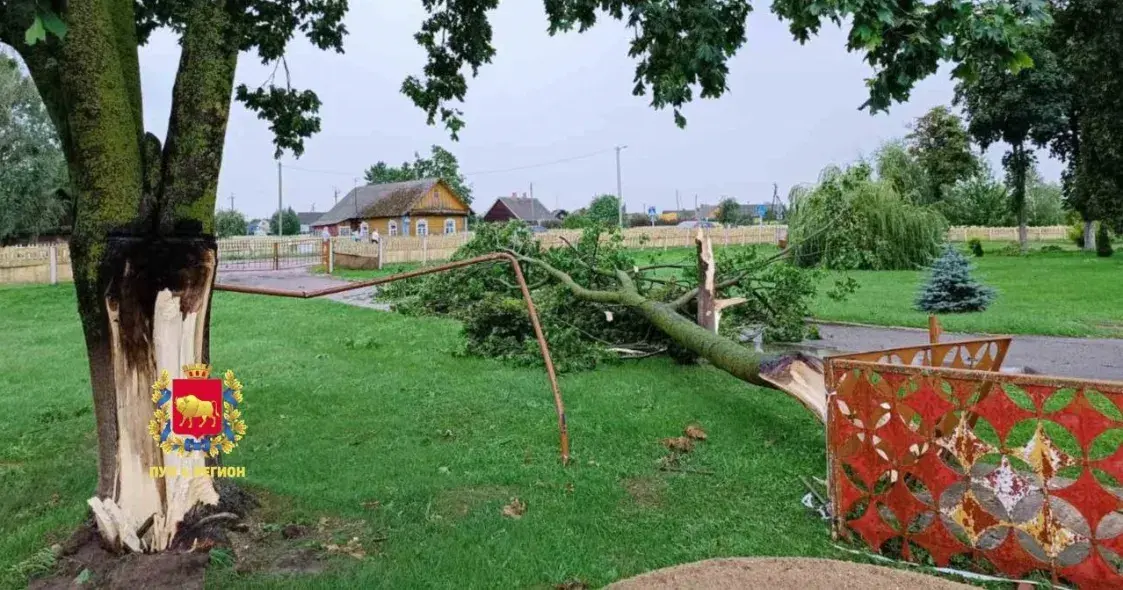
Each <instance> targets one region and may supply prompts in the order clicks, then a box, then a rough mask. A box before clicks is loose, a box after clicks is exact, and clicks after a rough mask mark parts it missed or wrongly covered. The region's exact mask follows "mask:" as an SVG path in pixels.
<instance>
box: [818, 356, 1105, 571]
mask: <svg viewBox="0 0 1123 590" xmlns="http://www.w3.org/2000/svg"><path fill="white" fill-rule="evenodd" d="M1008 343H1009V339H1008V338H1006V339H993V340H989V341H971V342H963V343H947V344H939V345H935V346H924V347H916V348H915V349H901V350H899V351H893V352H892V353H891V354H885V352H884V351H882V352H877V353H863V354H859V355H850V356H848V357H833V358H830V359H828V360H827V371H828V373H827V379H828V387H829V389H830V391H831V394H830V399H829V402H828V416H827V440H828V458H829V463H830V465H829V478H830V486H831V497H832V505H833V515H834V516H833V517H834V520H835V522H834V527H835V531H836V532H838V533H839V534H840V535H842V536H844V537H848V538H853V537H857V538H860V539H861V540H863V541H864V542H865V543H866V544H868V545H869V546H870V547H871V548H872V549H873V550H875V551H879V552H882V553H890V554H894V555H897V556H900V557H902V558H904V559H906V560H911V561H921V562H924V561H928V560H931V561H932V562H934V563H935V564H936V565H940V566H946V565H948V564H949V562H951V561H953V559H954V560H955V561H957V562H958V563H957V565H959V566H961V567H962V566H963V561H964V560H966V561H969V562H971V563H972V564H974V565H975V566H981V567H982V568H983V569H993V570H994V571H996V572H999V573H1002V574H1005V575H1009V576H1016V577H1020V576H1024V575H1026V574H1028V573H1029V572H1033V571H1039V572H1044V573H1046V575H1049V576H1050V577H1052V578H1053V579H1054V580H1059V581H1067V582H1068V583H1071V584H1073V585H1076V586H1078V587H1080V588H1123V448H1121V443H1123V383H1111V382H1092V381H1083V380H1076V379H1061V378H1055V377H1046V376H1038V375H1013V374H1004V373H997V372H992V371H984V370H970V369H964V368H960V367H964V366H972V365H973V366H979V367H983V368H986V369H991V370H997V369H998V368H999V366H1000V365H1001V360H1002V357H1004V356H1005V348H1006V345H1007V344H1008ZM999 348H1001V351H999V350H998V349H999ZM910 351H911V352H910ZM878 361H881V362H878Z"/></svg>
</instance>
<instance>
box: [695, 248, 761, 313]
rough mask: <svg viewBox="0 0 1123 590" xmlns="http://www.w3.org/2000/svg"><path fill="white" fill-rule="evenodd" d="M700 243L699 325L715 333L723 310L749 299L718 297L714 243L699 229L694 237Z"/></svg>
mask: <svg viewBox="0 0 1123 590" xmlns="http://www.w3.org/2000/svg"><path fill="white" fill-rule="evenodd" d="M694 241H695V243H697V244H698V299H697V301H698V325H699V326H702V327H703V328H706V329H708V330H709V331H711V332H713V333H714V334H717V333H718V325H719V324H720V323H721V310H723V309H725V308H727V307H733V306H734V305H740V304H742V303H745V302H747V301H748V299H745V298H744V297H733V298H730V299H718V298H717V288H716V286H715V278H714V277H715V275H716V270H715V265H714V244H713V242H712V241H711V240H710V237H709V236H707V235H705V234H704V233H702V230H701V229H699V230H698V235H697V236H696V237H695V238H694Z"/></svg>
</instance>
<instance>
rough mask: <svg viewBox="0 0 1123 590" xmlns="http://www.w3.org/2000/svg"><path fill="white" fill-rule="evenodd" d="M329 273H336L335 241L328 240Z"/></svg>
mask: <svg viewBox="0 0 1123 590" xmlns="http://www.w3.org/2000/svg"><path fill="white" fill-rule="evenodd" d="M328 274H329V275H330V274H335V242H333V241H331V240H328Z"/></svg>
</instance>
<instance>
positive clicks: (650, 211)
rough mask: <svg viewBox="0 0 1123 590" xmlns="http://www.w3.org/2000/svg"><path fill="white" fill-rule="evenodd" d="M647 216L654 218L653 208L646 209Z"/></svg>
mask: <svg viewBox="0 0 1123 590" xmlns="http://www.w3.org/2000/svg"><path fill="white" fill-rule="evenodd" d="M647 216H648V217H655V207H648V208H647Z"/></svg>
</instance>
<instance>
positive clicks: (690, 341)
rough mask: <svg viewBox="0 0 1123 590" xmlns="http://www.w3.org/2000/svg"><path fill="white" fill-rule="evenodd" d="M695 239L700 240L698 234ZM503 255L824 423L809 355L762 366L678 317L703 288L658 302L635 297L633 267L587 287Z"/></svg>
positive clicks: (537, 263)
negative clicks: (633, 318) (605, 283)
mask: <svg viewBox="0 0 1123 590" xmlns="http://www.w3.org/2000/svg"><path fill="white" fill-rule="evenodd" d="M699 235H700V236H701V232H699ZM699 240H700V241H702V242H703V245H702V246H701V247H700V251H701V252H702V253H707V252H709V253H710V254H711V259H712V251H711V246H710V244H709V238H702V237H699ZM508 253H510V254H512V255H514V256H515V257H516V258H518V259H519V260H520V261H521V262H523V263H525V264H528V265H531V266H533V267H536V268H539V269H541V270H542V271H544V272H545V273H546V274H548V275H550V276H551V277H553V279H554V280H556V281H558V282H559V283H561V284H562V285H564V286H565V287H566V288H567V289H568V290H569V292H570V293H572V294H573V295H574V296H575V297H577V298H578V299H581V300H583V301H590V302H594V303H605V304H614V305H622V306H624V307H627V308H629V309H632V310H635V311H636V312H638V313H639V314H640V315H641V316H643V317H644V318H645V319H647V320H648V321H649V322H651V324H652V325H653V326H655V327H656V328H658V329H659V330H660V331H661V332H662V333H664V334H666V335H667V336H668V337H670V338H671V339H672V340H673V341H674V342H675V343H677V344H678V345H680V346H682V347H683V348H684V349H686V350H689V351H690V352H693V353H694V354H696V355H698V356H699V357H701V358H703V359H705V360H706V361H708V362H709V363H710V364H711V365H713V366H714V367H717V368H718V369H721V370H723V371H725V372H727V373H729V374H730V375H733V376H734V377H737V378H738V379H741V380H742V381H746V382H748V383H751V384H753V385H759V386H763V387H769V388H775V389H780V390H782V391H785V392H787V393H789V394H791V395H792V397H794V398H795V399H796V400H798V401H799V402H800V403H801V404H803V405H804V406H805V407H806V408H807V409H809V410H811V411H812V412H813V413H814V414H815V415H816V417H818V418H819V419H820V420H821V421H824V422H825V421H826V387H825V386H823V385H822V373H823V371H822V365H821V364H819V363H816V362H815V360H814V359H812V358H811V357H806V356H804V355H800V354H792V355H787V356H783V357H780V358H777V359H772V360H771V361H770V362H765V361H764V359H763V356H762V355H761V354H760V353H758V352H756V351H755V350H753V349H750V348H748V347H747V346H745V345H743V344H740V343H738V342H735V341H733V340H732V339H730V338H727V337H725V336H722V335H720V334H718V333H717V332H716V331H714V330H709V329H707V328H705V327H703V326H701V325H699V324H697V323H695V322H693V321H691V320H690V319H688V318H687V317H686V316H684V315H683V314H682V313H680V312H681V310H682V309H683V308H685V307H686V306H687V305H689V304H691V303H692V302H695V301H696V300H697V299H699V296H706V295H709V296H713V295H715V293H714V292H709V293H707V291H706V290H705V288H704V286H703V285H699V286H697V287H694V288H692V289H689V290H687V291H686V292H685V293H683V294H682V295H680V296H679V297H678V298H676V299H674V300H671V301H658V300H653V299H650V298H648V297H645V296H644V295H641V294H640V291H639V288H638V286H637V280H639V281H642V280H644V279H643V278H642V277H641V278H639V279H637V278H635V277H634V276H633V273H640V269H638V268H635V269H633V271H632V273H630V272H628V271H626V270H624V269H619V268H617V269H613V271H612V272H611V273H603V274H605V275H606V276H607V275H609V274H611V277H612V278H613V280H614V282H615V285H614V288H611V289H589V288H587V287H584V286H582V285H580V284H578V283H577V281H575V280H574V279H573V277H572V276H570V275H569V274H567V273H566V272H564V271H561V270H559V269H557V268H554V267H553V266H551V265H550V264H549V263H547V262H545V261H543V260H541V259H538V258H530V257H527V256H523V255H520V254H518V253H516V252H514V251H510V250H509V251H508ZM786 254H787V250H783V251H781V252H780V254H778V255H776V256H773V257H772V258H770V259H768V260H766V261H765V263H764V264H763V265H762V266H764V267H766V266H767V265H768V264H770V263H772V262H775V261H777V260H780V259H781V258H782V257H783V256H785V255H786ZM703 260H704V258H703ZM751 280H752V277H751V276H750V275H749V274H748V273H744V272H741V273H737V274H735V275H733V276H729V277H726V278H723V279H722V280H721V281H719V282H715V283H714V285H713V286H714V287H715V288H729V287H734V286H738V285H741V284H742V283H746V282H750V281H751ZM815 375H818V377H816V376H815Z"/></svg>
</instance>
